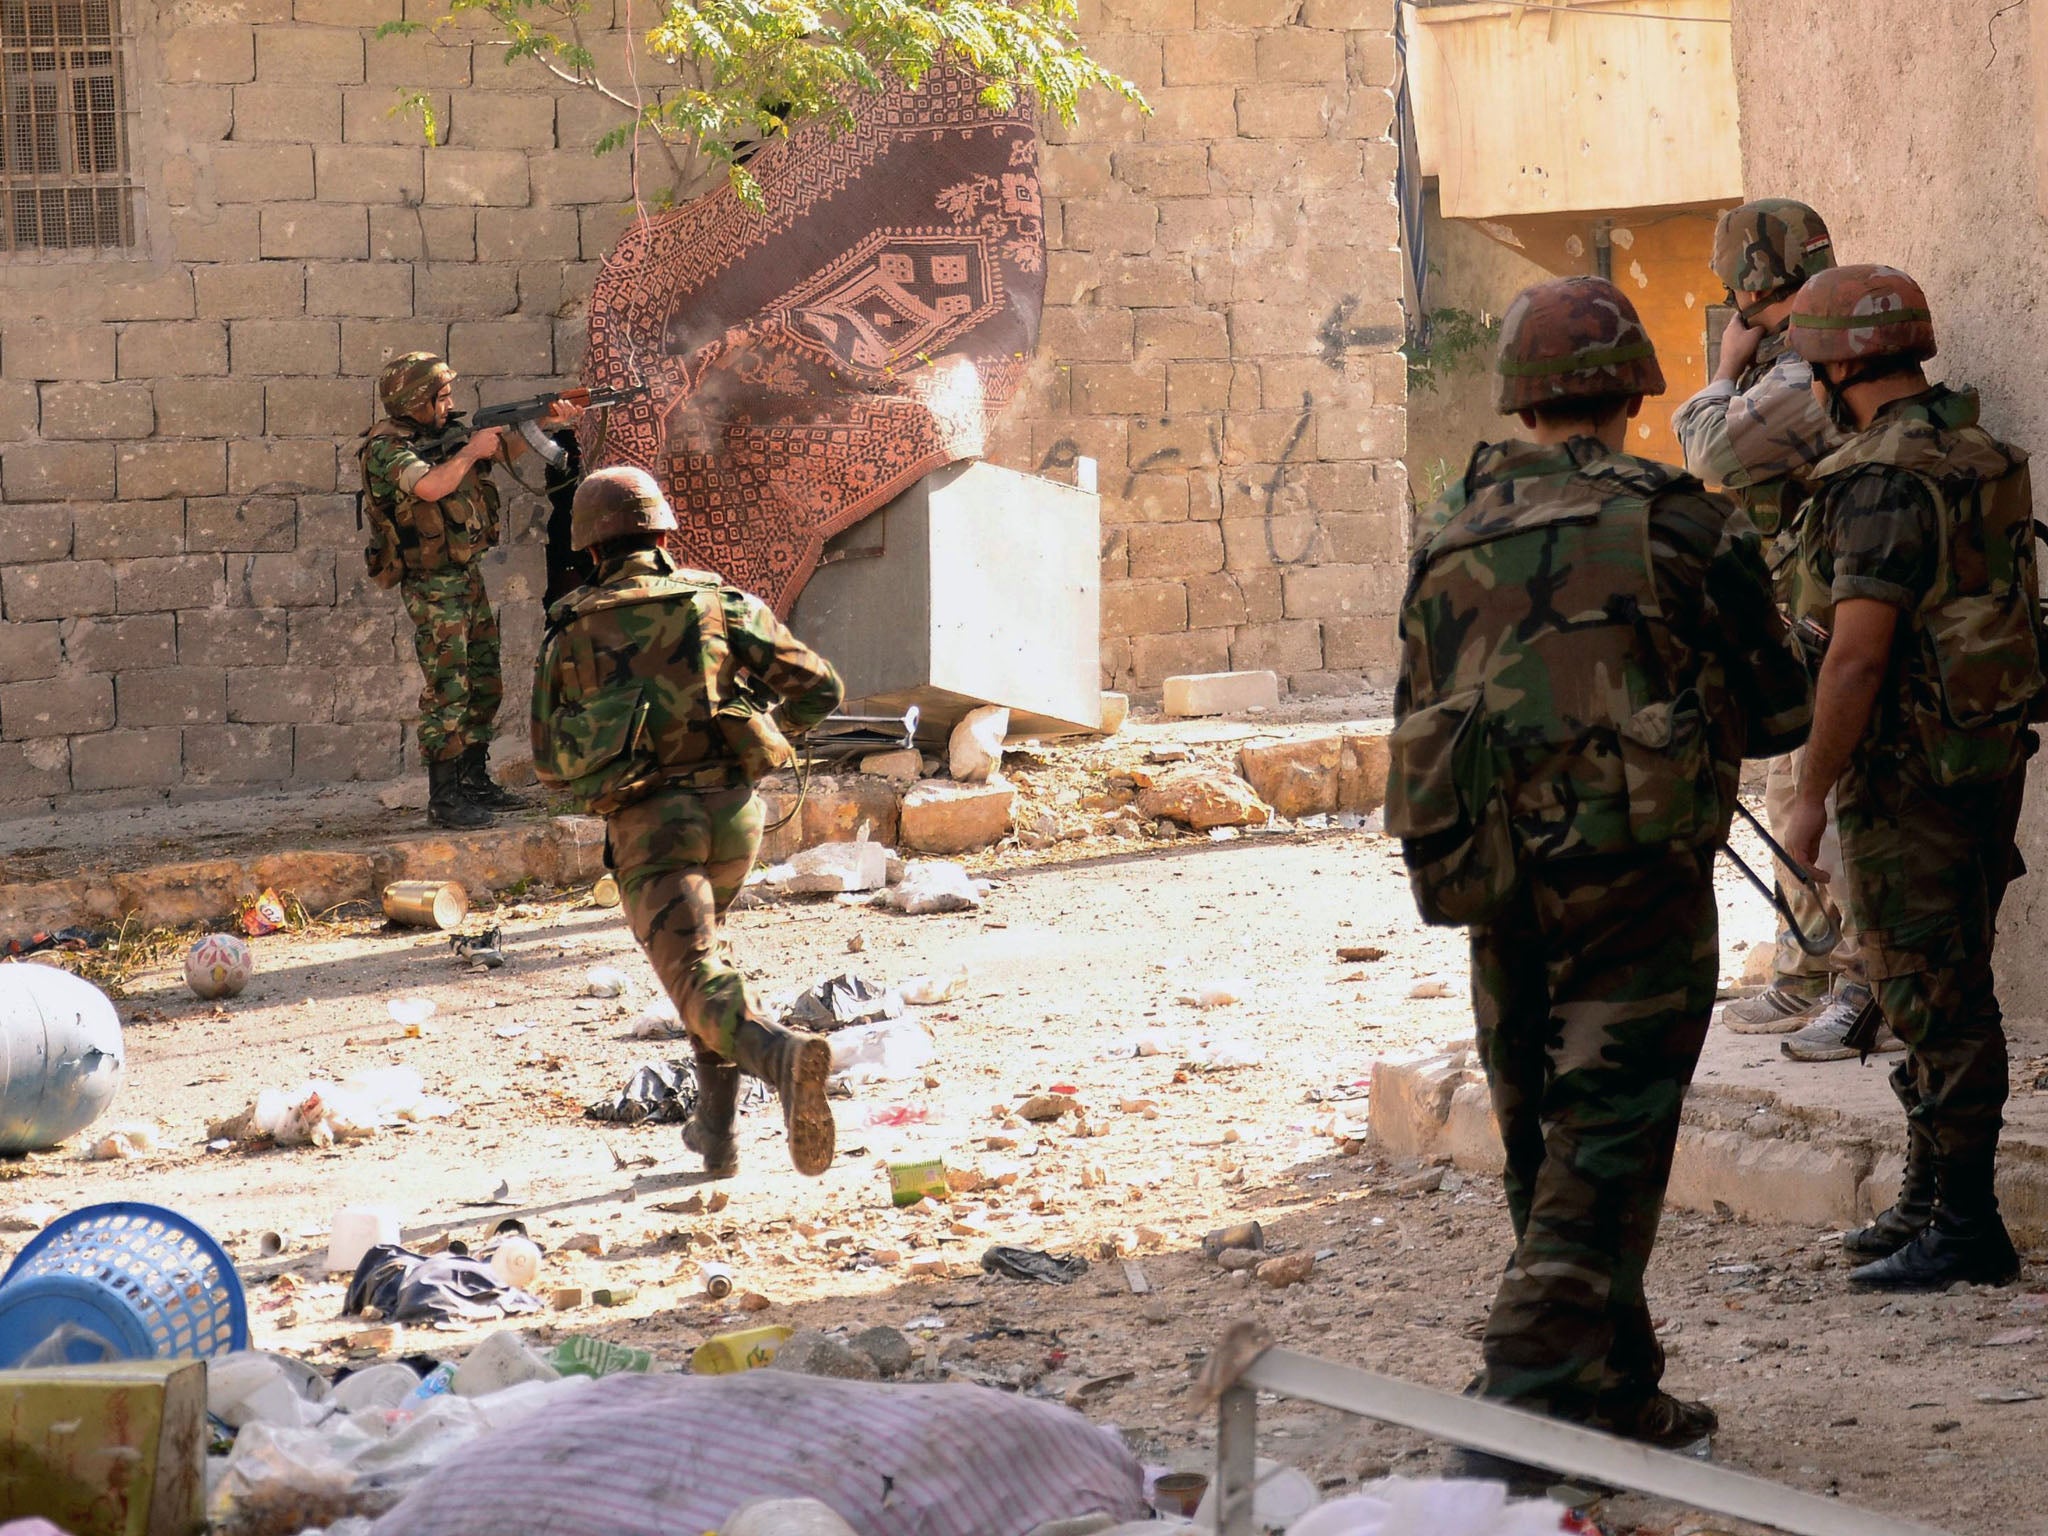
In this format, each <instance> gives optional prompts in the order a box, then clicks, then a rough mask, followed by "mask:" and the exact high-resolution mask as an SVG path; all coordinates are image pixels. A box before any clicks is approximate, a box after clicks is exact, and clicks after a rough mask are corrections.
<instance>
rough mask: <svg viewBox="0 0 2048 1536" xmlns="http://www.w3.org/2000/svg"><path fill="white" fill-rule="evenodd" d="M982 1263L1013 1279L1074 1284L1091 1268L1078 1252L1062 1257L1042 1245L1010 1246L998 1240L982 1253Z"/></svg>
mask: <svg viewBox="0 0 2048 1536" xmlns="http://www.w3.org/2000/svg"><path fill="white" fill-rule="evenodd" d="M981 1267H982V1268H983V1269H984V1270H986V1271H987V1272H988V1273H989V1274H991V1275H1007V1276H1008V1277H1009V1278H1010V1279H1012V1280H1042V1281H1044V1282H1045V1283H1046V1284H1047V1285H1072V1284H1073V1283H1074V1282H1075V1281H1076V1280H1078V1279H1079V1278H1080V1277H1081V1276H1082V1275H1084V1274H1086V1273H1087V1272H1088V1261H1087V1260H1086V1259H1084V1258H1082V1257H1081V1256H1080V1255H1079V1254H1078V1253H1076V1254H1069V1255H1068V1256H1067V1257H1066V1258H1063V1259H1062V1258H1055V1257H1054V1256H1053V1255H1051V1254H1049V1253H1046V1252H1045V1251H1044V1250H1042V1249H1037V1248H1008V1247H1004V1246H1002V1245H1000V1244H998V1245H997V1246H996V1247H993V1248H991V1249H989V1250H988V1251H987V1252H986V1253H984V1254H983V1255H982V1256H981Z"/></svg>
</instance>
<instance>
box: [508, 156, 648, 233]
mask: <svg viewBox="0 0 2048 1536" xmlns="http://www.w3.org/2000/svg"><path fill="white" fill-rule="evenodd" d="M529 169H530V171H531V174H532V185H533V200H534V201H535V202H536V203H545V204H547V205H548V206H550V207H555V208H567V207H577V206H582V205H587V204H591V203H601V204H608V205H610V206H611V208H612V209H613V210H614V211H615V212H620V213H623V214H624V215H625V216H627V217H630V216H631V210H630V209H629V208H625V207H624V206H623V205H625V204H629V203H631V202H632V200H633V164H632V161H631V159H630V158H629V157H628V156H626V155H625V154H622V153H621V154H609V155H591V154H579V153H577V152H576V151H574V150H559V151H557V152H556V153H554V154H551V155H549V154H537V155H533V156H531V157H530V159H529ZM619 227H623V226H622V225H615V226H614V228H615V229H616V228H619ZM589 254H590V247H589V243H588V241H587V240H586V242H585V245H584V255H585V257H586V258H588V256H589Z"/></svg>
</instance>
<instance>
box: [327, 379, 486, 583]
mask: <svg viewBox="0 0 2048 1536" xmlns="http://www.w3.org/2000/svg"><path fill="white" fill-rule="evenodd" d="M431 436H432V433H431V429H429V428H426V427H423V426H421V425H419V424H418V423H417V422H411V421H400V420H398V419H396V418H395V417H390V416H387V417H385V418H384V419H383V420H382V421H380V422H378V423H377V425H376V426H374V427H372V428H371V429H370V431H369V434H368V436H367V437H365V438H364V440H363V445H362V447H361V448H360V449H359V450H357V457H358V459H359V461H360V463H361V465H362V470H363V489H364V491H365V492H366V493H367V495H368V497H369V501H370V507H371V545H370V548H369V549H368V550H366V551H365V552H364V553H365V556H366V558H367V559H368V562H369V565H370V570H371V574H372V575H376V574H378V570H379V566H380V562H383V563H386V564H387V565H388V566H395V567H396V568H397V569H398V570H399V571H400V572H401V573H402V574H403V575H406V576H428V575H432V574H433V573H434V572H435V571H444V570H448V569H449V568H451V567H460V566H465V565H468V564H470V563H471V562H472V561H475V560H478V559H480V558H482V556H483V553H484V551H485V550H487V549H489V548H490V547H491V546H492V545H493V544H496V543H497V542H498V487H497V486H496V485H495V484H494V483H493V482H492V480H491V476H490V466H489V465H488V464H483V465H472V466H471V467H470V470H469V473H467V474H466V475H464V476H463V477H462V482H461V483H460V484H459V485H457V486H456V487H455V489H454V490H452V491H450V492H449V493H448V494H447V495H446V496H443V497H441V498H440V499H439V500H438V501H422V500H421V499H420V498H419V497H418V496H415V495H414V494H413V488H414V487H415V486H417V485H418V484H419V483H420V481H422V480H423V479H425V478H426V477H427V475H428V474H429V473H431V472H432V471H433V469H434V467H435V465H436V464H438V463H439V462H440V457H439V455H438V454H436V453H433V452H432V450H431V449H430V447H429V445H428V442H427V439H429V438H430V437H431ZM386 523H388V526H389V532H388V533H387V531H386V528H385V527H384V526H383V525H384V524H386Z"/></svg>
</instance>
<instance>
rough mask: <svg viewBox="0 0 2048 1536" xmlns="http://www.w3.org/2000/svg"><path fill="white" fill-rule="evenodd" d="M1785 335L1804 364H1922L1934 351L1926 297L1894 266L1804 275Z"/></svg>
mask: <svg viewBox="0 0 2048 1536" xmlns="http://www.w3.org/2000/svg"><path fill="white" fill-rule="evenodd" d="M1786 336H1787V339H1788V341H1789V342H1790V345H1791V347H1792V350H1793V351H1795V352H1797V353H1798V354H1799V355H1800V356H1801V357H1803V358H1804V359H1806V361H1807V362H1809V363H1853V362H1857V361H1860V360H1862V359H1864V358H1877V357H1896V358H1900V359H1902V360H1904V361H1907V362H1925V361H1926V360H1927V359H1928V358H1930V357H1932V356H1934V353H1935V344H1934V312H1933V311H1932V310H1931V309H1929V308H1928V306H1927V295H1926V294H1925V293H1923V292H1922V291H1921V289H1920V285H1919V284H1918V283H1916V282H1914V281H1913V279H1912V278H1910V277H1908V276H1907V275H1906V274H1905V273H1903V272H1901V271H1900V270H1899V269H1898V268H1897V267H1877V266H1857V267H1836V268H1835V269H1834V270H1833V271H1830V272H1823V273H1821V274H1820V275H1819V276H1817V277H1814V278H1811V279H1809V280H1808V282H1807V284H1806V286H1805V287H1803V288H1801V289H1800V290H1799V297H1798V298H1796V299H1794V300H1793V301H1792V323H1791V326H1790V328H1789V329H1788V330H1787V332H1786Z"/></svg>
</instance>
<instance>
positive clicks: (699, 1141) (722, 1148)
mask: <svg viewBox="0 0 2048 1536" xmlns="http://www.w3.org/2000/svg"><path fill="white" fill-rule="evenodd" d="M739 1107H740V1069H739V1066H738V1064H737V1063H735V1062H730V1061H727V1060H726V1059H725V1058H724V1057H723V1056H720V1055H719V1054H718V1053H717V1052H716V1051H713V1050H709V1049H707V1048H706V1047H704V1046H701V1045H700V1046H698V1047H697V1107H696V1108H695V1109H693V1110H691V1112H690V1123H689V1124H688V1125H686V1126H684V1127H683V1145H684V1146H686V1147H688V1148H689V1149H690V1150H691V1151H692V1152H694V1153H696V1154H697V1155H698V1156H699V1157H701V1158H703V1159H704V1171H705V1172H706V1173H708V1174H710V1175H711V1177H712V1178H714V1179H729V1178H731V1177H732V1176H733V1175H734V1174H736V1173H738V1172H739V1171H740V1146H739V1139H738V1138H737V1137H735V1136H734V1135H733V1128H732V1123H733V1117H734V1116H735V1115H737V1114H738V1113H739Z"/></svg>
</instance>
